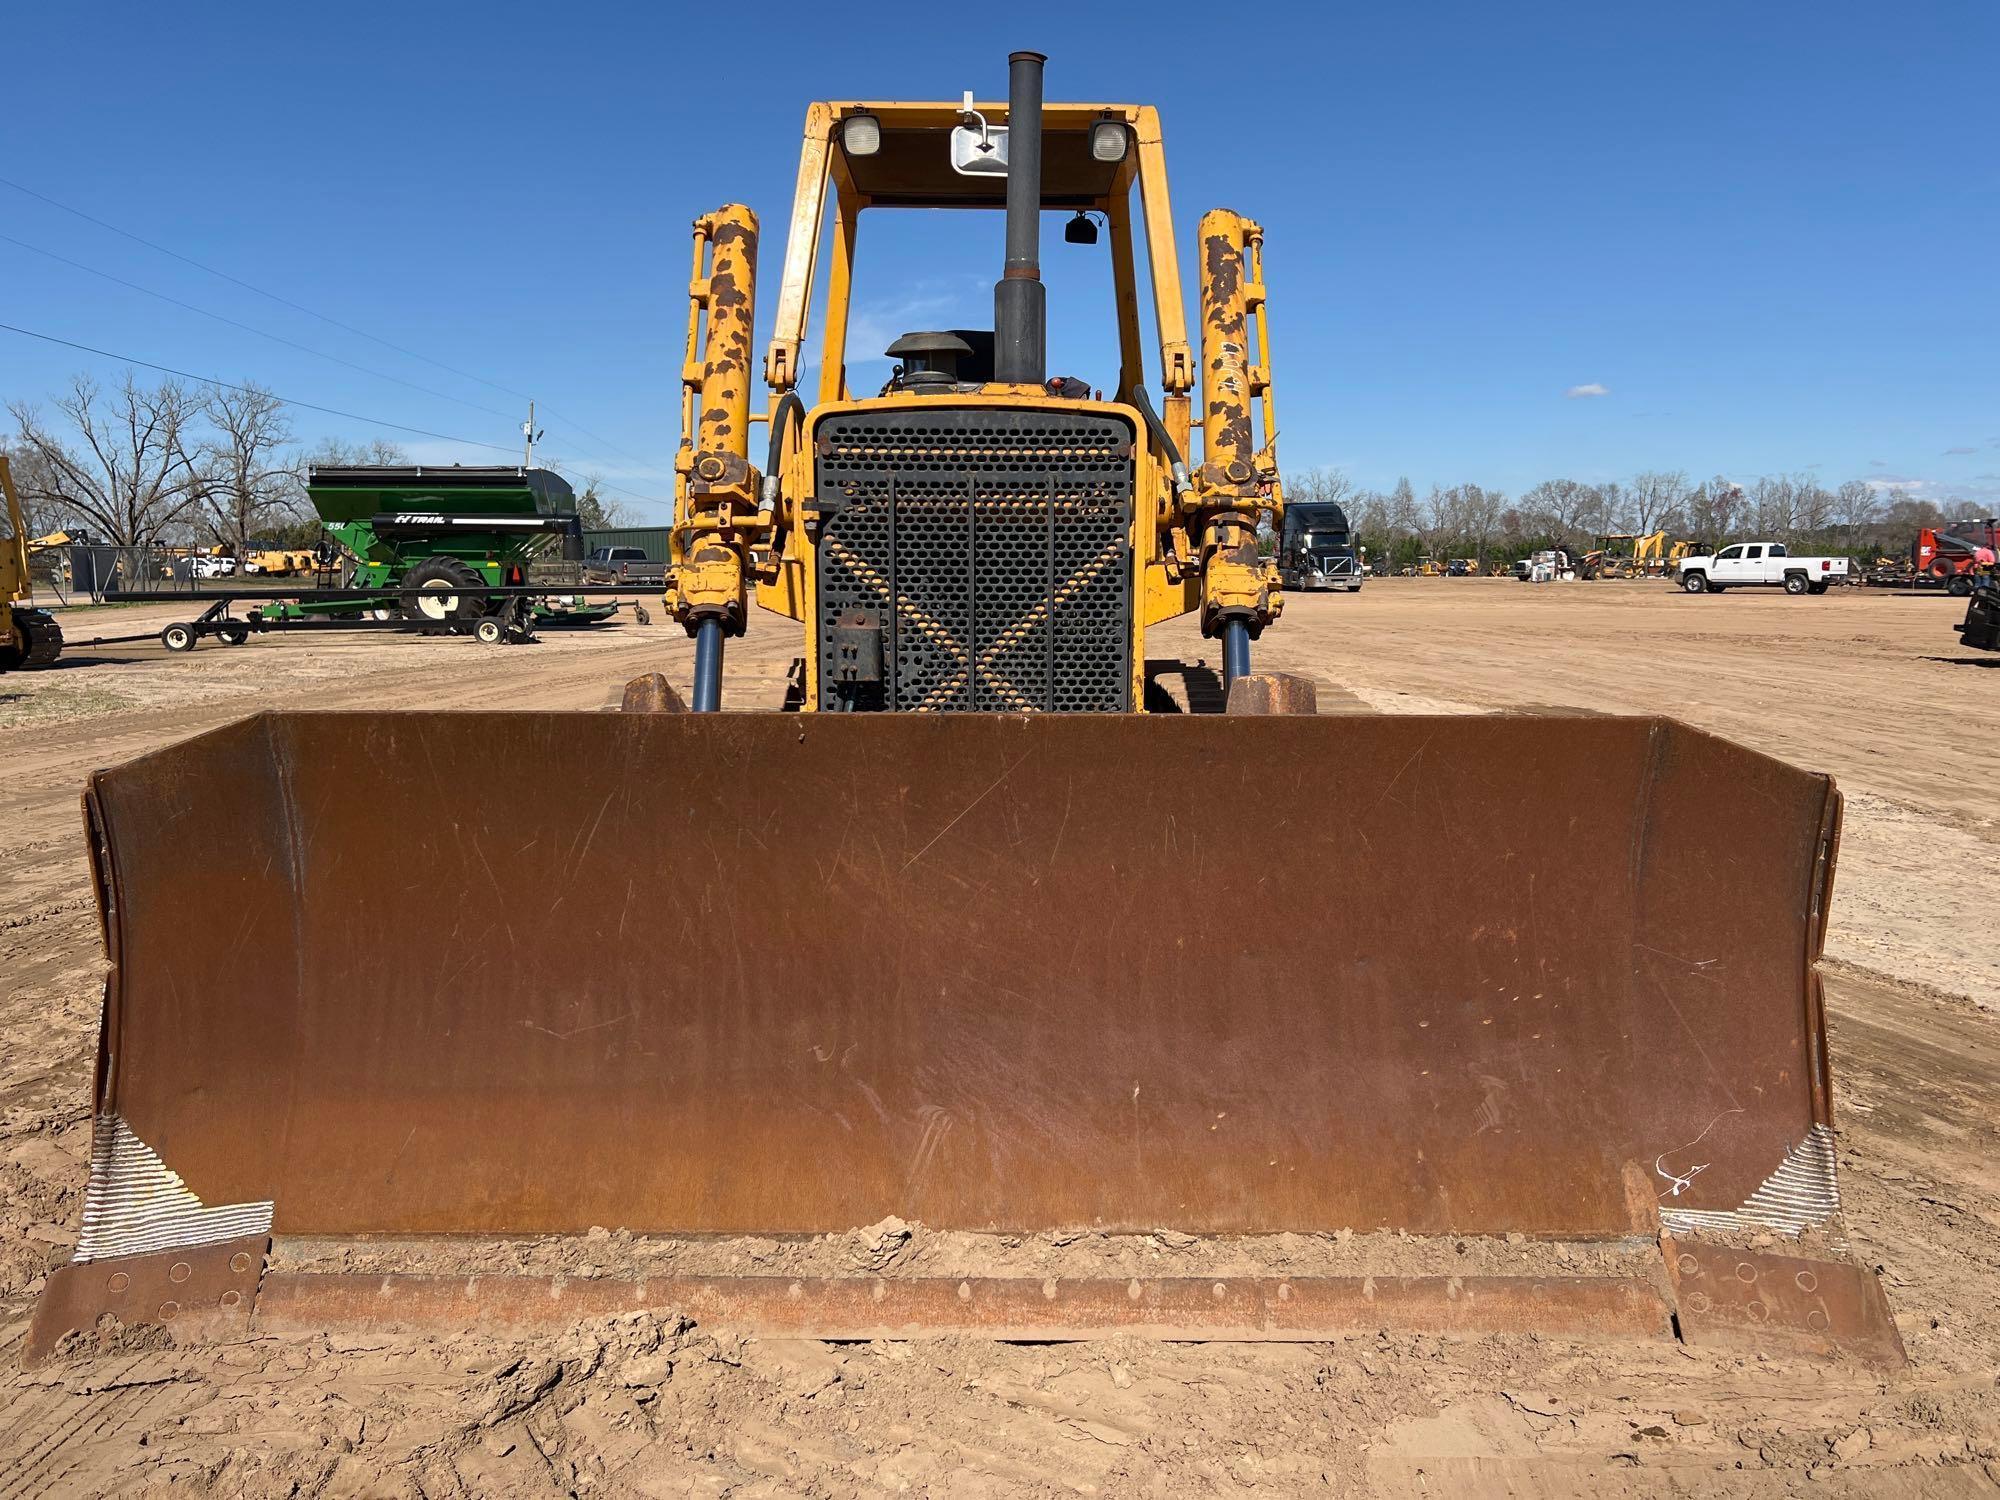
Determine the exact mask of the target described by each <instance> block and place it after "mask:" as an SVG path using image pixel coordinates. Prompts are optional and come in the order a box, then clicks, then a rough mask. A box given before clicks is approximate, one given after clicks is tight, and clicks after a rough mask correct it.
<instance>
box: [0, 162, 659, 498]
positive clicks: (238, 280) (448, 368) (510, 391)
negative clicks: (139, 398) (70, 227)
mask: <svg viewBox="0 0 2000 1500" xmlns="http://www.w3.org/2000/svg"><path fill="white" fill-rule="evenodd" d="M0 186H6V187H10V188H12V189H13V190H14V191H15V192H17V193H25V194H26V195H27V196H28V197H30V198H33V199H34V200H35V201H36V202H38V203H46V204H48V205H49V207H51V208H59V209H61V210H62V211H63V212H64V213H66V214H71V215H74V216H75V217H76V218H79V219H82V220H83V221H84V222H85V223H87V224H95V225H96V226H97V227H98V228H99V229H108V230H110V231H111V233H113V234H116V235H121V236H123V237H124V238H125V239H128V240H131V241H132V242H133V243H134V244H138V245H144V246H145V247H146V248H147V249H148V250H152V251H155V252H157V253H159V254H161V255H164V256H167V257H169V258H171V259H173V260H177V261H179V262H181V264H183V265H188V266H193V267H194V268H195V269H196V270H197V271H205V272H207V273H208V274H209V275H210V276H215V277H219V278H221V279H222V280H223V281H226V282H228V283H230V285H232V286H240V287H242V288H243V289H244V290H245V291H248V292H255V293H256V294H257V295H258V296H260V297H268V298H269V299H270V300H271V301H273V302H276V303H278V304H279V305H280V306H281V307H289V308H291V309H292V310H293V311H295V312H302V313H304V314H305V315H306V316H307V317H309V318H318V319H319V320H320V321H321V322H322V323H328V324H331V325H332V326H333V327H335V328H338V329H340V330H342V331H343V332H346V333H351V334H353V335H354V336H355V337H356V338H363V339H367V340H368V341H369V342H370V343H373V344H380V345H381V346H382V347H383V348H385V349H392V350H394V351H395V352H396V353H398V354H401V355H403V356H405V357H406V358H409V359H415V360H421V361H423V363H425V364H427V365H434V366H435V367H436V368H438V369H440V370H443V371H445V372H447V373H448V374H452V375H456V376H458V377H459V378H460V379H461V380H471V381H475V382H477V383H478V384H480V385H484V386H491V387H492V388H493V389H494V390H496V391H500V392H502V393H503V394H505V395H509V396H517V397H519V398H520V399H521V400H523V401H526V400H528V399H529V396H528V393H527V392H525V391H517V390H515V389H514V388H513V387H512V386H507V385H502V384H500V382H499V381H497V380H488V379H487V378H486V377H485V376H484V375H475V374H473V373H472V372H471V371H470V370H461V369H459V368H458V367H457V366H456V365H448V364H446V363H445V362H444V361H443V360H439V359H432V358H431V357H430V356H429V355H428V354H419V353H418V352H417V351H416V350H414V349H406V348H404V347H403V346H402V345H401V344H397V343H392V342H391V341H390V340H388V339H385V338H382V337H380V336H379V335H377V334H373V333H370V332H368V330H366V329H365V328H356V327H355V326H354V325H353V324H352V323H343V322H342V321H341V320H340V319H338V318H335V317H331V316H329V315H328V314H326V313H323V312H320V311H318V310H317V309H315V308H310V307H307V306H306V305H305V304H304V303H303V302H294V301H293V300H292V299H291V298H289V297H281V296H279V295H278V294H277V293H276V292H272V291H266V290H265V289H264V288H263V287H261V286H257V285H256V284H255V283H253V282H248V281H245V280H244V279H243V278H242V277H240V276H232V275H230V274H229V272H227V271H218V270H217V269H216V268H215V267H214V266H211V265H208V264H206V263H205V262H203V261H198V260H196V259H195V258H194V257H193V256H191V255H183V254H181V253H180V251H178V250H170V249H168V248H167V247H166V246H165V245H162V244H159V243H157V242H156V241H153V240H149V239H147V238H146V237H145V236H143V235H138V234H134V233H133V232H132V231H131V230H129V229H121V228H119V227H118V226H117V225H116V224H112V223H109V222H107V221H106V220H104V219H100V218H98V217H97V216H96V215H95V214H87V213H85V212H84V211H83V210H82V209H80V208H72V207H71V206H70V205H69V204H67V203H63V202H60V201H58V200H57V199H54V198H51V197H49V195H48V194H46V193H38V192H36V191H35V190H34V189H33V188H31V187H26V186H24V185H22V184H21V183H18V182H16V181H14V180H13V179H12V178H11V177H0ZM16 243H19V241H16ZM30 248H33V247H30ZM142 290H143V289H142ZM136 363H140V364H143V363H145V361H143V360H140V361H136ZM188 378H189V379H194V378H196V377H194V376H189V377H188ZM390 378H392V379H393V378H394V377H390ZM418 389H420V390H421V389H423V388H422V387H421V386H420V387H418ZM452 399H455V398H452ZM481 409H482V410H483V409H484V408H481ZM548 415H549V416H550V418H551V419H553V420H555V421H558V422H561V423H562V424H563V425H564V426H566V427H574V428H575V429H576V430H577V431H578V432H580V433H582V434H583V435H584V436H585V437H587V438H589V439H591V441H593V442H597V443H602V444H603V445H604V446H605V447H606V448H609V449H611V451H612V452H614V453H621V454H623V455H624V456H625V457H626V458H629V459H632V460H633V461H634V462H636V463H647V462H649V460H647V459H644V458H641V457H640V456H639V455H638V454H636V453H634V452H632V451H631V450H630V449H629V448H621V447H620V446H619V445H618V444H616V443H614V442H612V441H611V440H610V439H609V438H607V437H603V436H600V435H599V434H597V433H595V432H592V431H591V430H590V429H589V428H588V427H585V426H584V425H583V424H582V423H581V422H575V421H572V420H570V419H569V418H568V417H565V416H563V415H562V414H561V413H560V412H558V411H556V410H555V409H553V408H549V409H548ZM390 425H394V424H390Z"/></svg>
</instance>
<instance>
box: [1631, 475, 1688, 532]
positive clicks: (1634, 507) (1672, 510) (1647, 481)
mask: <svg viewBox="0 0 2000 1500" xmlns="http://www.w3.org/2000/svg"><path fill="white" fill-rule="evenodd" d="M1691 492H1692V491H1691V487H1690V486H1689V484H1688V477H1687V475H1686V474H1685V473H1683V472H1682V471H1681V470H1679V469H1670V470H1663V469H1648V470H1646V471H1645V472H1644V473H1643V474H1634V475H1633V476H1632V484H1631V487H1630V488H1629V489H1627V490H1626V491H1625V511H1626V515H1627V516H1628V517H1630V519H1631V522H1632V530H1633V531H1634V532H1636V533H1637V534H1638V535H1640V536H1650V535H1652V534H1653V533H1654V532H1655V531H1660V530H1664V529H1666V528H1667V527H1669V526H1670V525H1671V524H1672V523H1673V522H1674V520H1675V519H1676V518H1678V517H1679V516H1680V514H1681V511H1682V510H1683V509H1684V508H1685V507H1686V505H1687V502H1688V496H1689V494H1690V493H1691Z"/></svg>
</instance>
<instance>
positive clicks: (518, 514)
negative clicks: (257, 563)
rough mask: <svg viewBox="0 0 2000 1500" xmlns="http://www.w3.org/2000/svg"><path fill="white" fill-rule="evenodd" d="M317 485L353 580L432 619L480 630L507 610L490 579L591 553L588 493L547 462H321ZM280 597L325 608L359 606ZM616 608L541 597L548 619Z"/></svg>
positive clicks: (423, 620) (507, 578) (584, 618)
mask: <svg viewBox="0 0 2000 1500" xmlns="http://www.w3.org/2000/svg"><path fill="white" fill-rule="evenodd" d="M306 493H307V494H308V495H309V496H310V497H311V499H312V503H313V508H314V509H315V510H317V511H318V512H319V517H320V520H321V521H322V522H323V523H324V524H325V526H326V531H327V535H328V536H330V537H331V538H333V540H335V541H336V542H338V543H339V544H340V545H341V546H343V547H345V548H346V549H347V550H348V551H349V552H350V553H352V554H353V555H354V558H355V570H354V577H353V580H352V586H353V587H355V588H365V589H396V590H398V591H399V599H398V601H397V611H398V612H399V613H400V614H401V616H402V617H403V618H404V619H407V620H412V621H414V622H416V623H417V624H419V625H420V626H422V627H423V628H425V629H426V630H434V631H438V632H446V631H453V630H469V629H471V628H472V627H473V626H474V625H476V624H477V623H478V621H480V620H481V619H483V618H486V617H488V616H490V615H492V614H494V613H496V612H497V611H498V609H499V601H498V600H496V599H495V598H492V597H489V596H487V595H484V594H481V593H480V592H478V590H479V588H480V586H481V585H490V586H493V587H510V586H511V587H520V586H524V585H526V584H527V583H529V582H530V579H529V572H528V570H529V565H530V564H531V563H533V562H536V561H538V560H544V559H550V558H561V559H566V560H569V561H581V559H582V556H583V530H582V525H581V523H580V522H579V521H578V519H577V515H576V496H575V495H574V494H573V493H572V492H571V490H570V487H569V484H568V482H567V481H565V480H564V479H563V478H562V477H561V476H560V475H558V474H552V473H550V472H549V471H548V470H547V469H530V468H524V467H519V466H514V467H501V466H494V467H466V466H462V465H457V464H454V465H451V466H449V467H444V468H437V467H430V466H425V465H408V464H370V465H358V466H349V465H340V466H327V467H319V466H315V467H313V468H312V469H310V470H308V471H307V475H306ZM273 608H285V609H290V610H295V611H298V612H300V613H320V614H324V613H327V612H331V611H338V610H342V609H343V608H344V609H345V611H346V612H349V613H352V612H354V610H355V609H356V608H357V606H355V605H353V604H351V603H350V604H347V605H345V606H341V605H337V604H333V603H327V604H322V605H314V604H312V603H311V602H304V603H301V604H297V605H291V606H273ZM386 608H387V607H386V606H382V607H378V608H377V609H376V612H377V613H384V612H385V611H386ZM616 609H617V606H616V605H615V604H599V605H591V606H584V605H583V604H582V601H581V600H576V601H571V603H570V605H568V606H566V607H551V606H549V605H547V604H543V603H538V604H537V605H536V608H535V614H536V616H537V618H538V619H540V620H541V621H543V622H544V623H564V624H584V623H590V622H591V621H593V620H596V619H602V618H605V617H607V616H609V615H610V614H611V613H613V612H614V611H615V610H616Z"/></svg>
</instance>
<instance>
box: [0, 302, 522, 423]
mask: <svg viewBox="0 0 2000 1500" xmlns="http://www.w3.org/2000/svg"><path fill="white" fill-rule="evenodd" d="M0 328H4V329H5V330H6V331H7V332H9V333H18V334H20V335H22V336H23V337H25V338H31V339H40V340H41V341H42V342H43V343H45V344H61V345H62V346H63V347H64V348H65V349H80V350H82V351H83V352H84V353H85V354H95V355H98V356H100V357H101V358H104V359H115V360H117V361H118V362H119V363H120V364H127V365H139V366H141V367H142V368H144V369H148V370H157V371H159V372H160V373H161V374H162V375H174V376H178V377H179V378H180V379H182V380H192V381H194V382H195V383H196V384H197V385H211V386H214V387H215V388H216V389H217V390H223V391H235V392H236V393H237V394H239V395H244V396H257V395H261V396H269V397H270V398H271V399H272V400H273V401H276V402H279V403H280V404H282V405H285V406H296V407H298V408H299V409H300V410H301V411H316V412H323V413H324V414H325V415H327V416H329V417H344V418H346V419H347V420H348V421H350V422H365V423H366V424H368V425H369V426H370V427H386V428H389V429H390V430H392V431H395V432H409V433H414V434H416V435H417V436H418V437H427V438H436V439H438V440H439V441H440V442H445V443H463V444H465V445H466V446H467V447H469V448H491V449H492V450H493V451H494V452H495V453H512V452H513V451H514V450H513V448H512V447H511V446H509V447H504V448H503V447H502V446H501V445H500V444H498V443H482V442H480V441H479V440H478V439H477V438H467V437H455V436H453V435H452V434H451V433H449V432H432V431H431V430H430V429H429V428H428V427H411V426H409V425H408V424H407V423H403V422H388V421H384V420H383V419H382V418H380V417H365V416H362V415H361V414H360V413H359V412H351V411H342V410H340V408H338V407H335V406H321V405H319V404H318V403H317V402H313V401H294V400H293V399H292V398H291V397H290V396H280V395H279V394H278V393H277V392H276V391H267V390H260V389H258V388H256V387H254V386H247V385H237V384H235V383H234V382H232V381H228V380H217V379H215V378H214V377H213V376H211V375H197V374H195V373H194V372H193V371H191V370H177V369H175V368H174V367H173V366H172V365H162V364H156V363H154V362H153V361H152V360H150V359H138V358H135V357H134V356H132V355H130V354H115V353H113V352H112V351H111V350H109V349H99V348H97V347H95V346H94V345H91V344H79V343H77V342H76V341H75V340H74V339H59V338H57V337H56V336H55V335H54V334H52V333H37V332H36V331H35V330H34V329H32V328H20V327H17V326H15V325H14V324H12V323H0Z"/></svg>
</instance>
